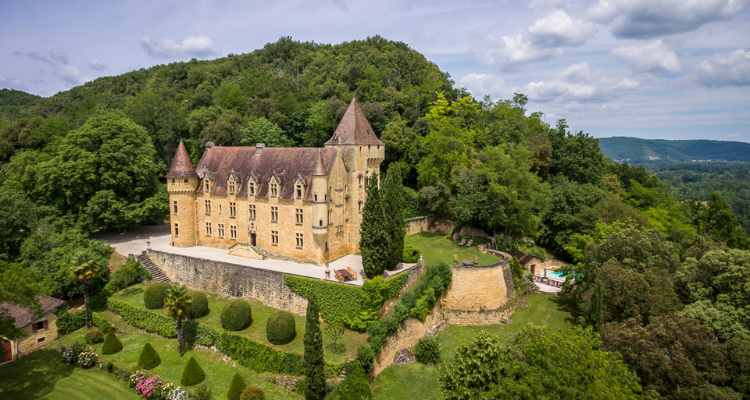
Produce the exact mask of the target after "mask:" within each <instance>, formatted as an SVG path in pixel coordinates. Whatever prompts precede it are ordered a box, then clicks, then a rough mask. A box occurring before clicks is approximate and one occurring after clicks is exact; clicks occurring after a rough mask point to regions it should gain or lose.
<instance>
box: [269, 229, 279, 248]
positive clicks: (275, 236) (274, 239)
mask: <svg viewBox="0 0 750 400" xmlns="http://www.w3.org/2000/svg"><path fill="white" fill-rule="evenodd" d="M278 245H279V231H271V246H278Z"/></svg>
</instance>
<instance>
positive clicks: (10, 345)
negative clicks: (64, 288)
mask: <svg viewBox="0 0 750 400" xmlns="http://www.w3.org/2000/svg"><path fill="white" fill-rule="evenodd" d="M37 300H39V304H40V305H41V309H42V312H41V315H34V312H33V310H31V309H29V308H28V307H25V306H21V305H18V304H11V303H7V302H4V303H0V308H4V309H5V310H6V311H7V313H8V314H9V315H10V316H12V317H13V318H14V319H15V325H16V329H18V330H20V331H21V335H20V336H19V337H17V338H2V341H3V347H4V348H5V358H4V359H3V360H0V362H5V361H13V360H17V359H18V358H19V357H23V356H26V355H28V354H30V353H31V352H33V351H36V350H39V349H41V348H42V347H44V346H46V345H47V344H49V343H50V342H51V341H53V340H55V339H57V324H56V321H57V316H55V314H53V312H54V311H55V310H57V309H58V308H60V306H62V305H63V304H65V302H64V301H62V300H59V299H56V298H54V297H46V296H44V297H42V296H40V297H38V298H37Z"/></svg>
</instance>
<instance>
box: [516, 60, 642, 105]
mask: <svg viewBox="0 0 750 400" xmlns="http://www.w3.org/2000/svg"><path fill="white" fill-rule="evenodd" d="M639 85H640V84H639V82H637V81H633V80H631V79H629V78H610V77H605V76H598V75H596V74H592V73H591V70H590V69H589V66H588V63H586V62H585V61H584V62H582V63H578V64H573V65H571V66H570V67H568V68H566V69H565V70H563V71H561V72H559V73H557V74H554V75H553V76H552V79H549V80H543V81H537V82H529V83H528V84H526V86H524V88H523V90H524V91H523V93H526V94H527V95H528V96H529V99H531V100H533V101H538V102H549V101H554V102H558V103H568V102H575V103H584V102H593V101H603V100H607V99H613V98H616V97H619V96H621V95H623V94H625V93H627V92H629V91H632V90H634V89H636V88H638V86H639Z"/></svg>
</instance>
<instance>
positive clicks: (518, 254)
mask: <svg viewBox="0 0 750 400" xmlns="http://www.w3.org/2000/svg"><path fill="white" fill-rule="evenodd" d="M505 252H506V253H508V254H510V255H511V256H513V257H515V258H517V259H518V261H520V262H521V264H526V263H527V262H529V261H531V260H533V259H535V258H536V259H537V260H539V259H540V258H539V257H537V256H535V255H533V254H529V253H524V252H522V251H518V250H506V251H505Z"/></svg>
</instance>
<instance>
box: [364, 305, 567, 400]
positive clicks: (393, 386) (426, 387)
mask: <svg viewBox="0 0 750 400" xmlns="http://www.w3.org/2000/svg"><path fill="white" fill-rule="evenodd" d="M564 299H565V298H564V297H558V296H548V295H543V294H534V295H530V296H527V297H525V298H524V299H523V300H522V301H523V302H524V303H526V304H528V306H526V307H519V308H518V309H517V310H516V313H515V314H514V315H513V316H512V318H511V319H512V320H513V324H511V325H487V326H455V325H451V326H449V327H448V329H446V330H445V332H443V333H441V334H440V335H439V336H438V340H439V342H440V352H441V355H442V357H443V360H444V361H450V360H452V359H453V354H454V353H455V351H456V348H458V346H460V345H462V344H465V343H468V342H470V341H471V340H472V338H474V337H475V336H476V335H477V334H479V332H481V331H487V332H489V333H491V334H494V335H497V336H498V337H500V340H501V341H503V342H507V341H508V340H509V339H510V338H511V337H512V336H513V334H515V333H517V332H519V331H521V330H522V329H523V328H526V327H529V326H540V327H548V328H550V329H565V327H566V325H565V324H566V322H572V320H571V315H570V312H569V310H568V308H567V306H566V304H565V303H564ZM372 387H373V391H374V392H375V393H376V396H375V398H376V399H384V400H385V399H393V400H399V399H408V400H411V399H425V400H427V399H440V398H442V396H441V394H440V382H439V381H438V367H435V366H429V367H426V366H424V365H422V364H420V363H417V362H414V363H411V364H406V365H400V366H392V367H389V368H386V369H385V371H383V373H381V374H380V375H379V376H378V377H377V379H375V381H374V382H373V384H372Z"/></svg>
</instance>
